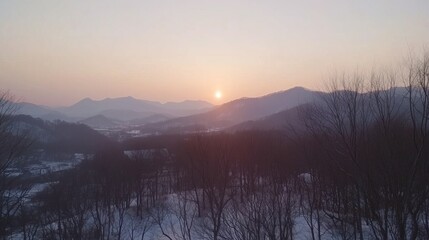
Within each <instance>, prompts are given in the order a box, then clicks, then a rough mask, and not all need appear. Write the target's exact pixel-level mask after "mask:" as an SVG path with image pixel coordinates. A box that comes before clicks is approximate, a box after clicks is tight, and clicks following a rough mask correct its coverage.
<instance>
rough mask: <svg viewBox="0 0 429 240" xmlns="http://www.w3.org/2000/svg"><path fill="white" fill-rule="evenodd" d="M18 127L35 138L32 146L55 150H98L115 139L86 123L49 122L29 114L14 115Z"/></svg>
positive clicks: (31, 137)
mask: <svg viewBox="0 0 429 240" xmlns="http://www.w3.org/2000/svg"><path fill="white" fill-rule="evenodd" d="M14 125H15V128H16V129H19V130H20V131H21V132H25V133H26V134H27V135H28V136H29V137H30V139H32V140H33V142H34V143H33V144H32V147H34V148H44V149H46V150H49V151H55V152H96V151H97V150H99V149H101V148H103V147H105V146H109V145H111V144H113V141H111V140H110V139H108V138H107V137H106V136H103V135H101V134H100V133H98V132H97V131H95V130H93V129H91V128H90V127H88V126H86V125H84V124H76V123H67V122H64V121H55V122H49V121H45V120H42V119H39V118H33V117H31V116H28V115H17V116H15V117H14Z"/></svg>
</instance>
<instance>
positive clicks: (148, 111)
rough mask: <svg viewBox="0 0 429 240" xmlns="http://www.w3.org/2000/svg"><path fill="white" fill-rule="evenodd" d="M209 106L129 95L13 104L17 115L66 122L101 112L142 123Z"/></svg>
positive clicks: (80, 119) (114, 119) (106, 115)
mask: <svg viewBox="0 0 429 240" xmlns="http://www.w3.org/2000/svg"><path fill="white" fill-rule="evenodd" d="M211 108H213V105H212V104H211V103H209V102H205V101H190V100H187V101H183V102H167V103H160V102H155V101H148V100H141V99H136V98H133V97H121V98H106V99H103V100H92V99H90V98H85V99H82V100H81V101H79V102H77V103H75V104H73V105H71V106H67V107H58V108H50V107H46V106H41V105H36V104H32V103H26V102H20V103H17V109H18V111H17V114H25V115H31V116H33V117H37V118H41V119H44V120H50V121H51V120H63V121H68V122H79V121H86V120H87V119H88V118H92V117H95V116H97V115H102V116H104V117H106V118H108V119H110V120H112V121H116V122H123V121H125V122H128V121H131V122H145V120H144V119H147V118H149V119H150V118H152V119H154V118H157V116H158V117H159V116H161V115H162V116H163V117H162V119H163V120H165V119H166V118H173V117H180V116H186V115H191V114H197V113H201V112H205V111H208V110H210V109H211Z"/></svg>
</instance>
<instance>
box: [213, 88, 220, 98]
mask: <svg viewBox="0 0 429 240" xmlns="http://www.w3.org/2000/svg"><path fill="white" fill-rule="evenodd" d="M214 97H215V98H216V99H221V98H222V92H221V91H219V90H217V91H216V92H215V94H214Z"/></svg>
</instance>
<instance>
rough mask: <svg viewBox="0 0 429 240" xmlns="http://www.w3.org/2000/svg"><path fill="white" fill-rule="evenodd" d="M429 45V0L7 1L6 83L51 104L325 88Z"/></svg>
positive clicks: (0, 66) (2, 15)
mask: <svg viewBox="0 0 429 240" xmlns="http://www.w3.org/2000/svg"><path fill="white" fill-rule="evenodd" d="M425 46H426V47H428V46H429V1H428V0H402V1H396V0H385V1H377V0H359V1H345V0H332V1H328V0H323V1H322V0H318V1H316V0H314V1H302V0H296V1H288V0H281V1H280V0H279V1H268V0H259V1H256V0H254V1H245V0H241V1H233V0H228V1H215V0H210V1H209V0H191V1H186V0H175V1H164V0H154V1H143V0H137V1H106V0H100V1H95V0H87V1H77V0H70V1H65V0H64V1H58V0H50V1H48V0H39V1H35V0H28V1H24V0H20V1H13V0H10V1H6V0H3V1H0V88H2V89H8V90H10V91H11V92H12V93H13V94H14V95H15V96H17V97H19V98H21V99H23V100H25V101H30V102H35V103H40V104H47V105H68V104H71V103H74V102H76V101H77V100H79V99H81V98H83V97H91V98H94V99H101V98H105V97H118V96H130V95H131V96H134V97H137V98H143V99H151V100H158V101H181V100H185V99H202V100H208V101H211V102H216V100H215V99H214V97H213V95H214V93H215V91H216V90H220V91H222V92H223V99H222V100H221V101H227V100H231V99H234V98H238V97H242V96H259V95H263V94H266V93H269V92H274V91H279V90H284V89H288V88H290V87H293V86H304V87H307V88H311V89H318V88H320V87H321V82H322V80H323V79H324V78H325V77H326V76H327V74H329V72H332V71H333V70H341V71H343V70H345V71H347V70H350V69H356V68H359V69H363V70H365V69H369V68H370V67H372V66H384V65H389V64H391V63H398V61H400V60H401V59H402V58H403V57H404V56H406V54H407V53H408V51H409V49H410V48H412V49H414V50H420V49H422V48H423V47H425Z"/></svg>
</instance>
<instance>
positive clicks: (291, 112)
mask: <svg viewBox="0 0 429 240" xmlns="http://www.w3.org/2000/svg"><path fill="white" fill-rule="evenodd" d="M308 106H309V104H302V105H299V106H297V107H294V108H291V109H288V110H284V111H281V112H278V113H275V114H273V115H270V116H267V117H263V118H261V119H258V120H253V121H247V122H243V123H240V124H237V125H234V126H232V127H230V128H228V131H233V132H237V131H249V130H280V131H282V130H288V129H289V128H290V127H293V128H295V130H296V128H301V127H303V123H302V122H301V121H300V114H304V110H305V109H304V108H306V107H308Z"/></svg>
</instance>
